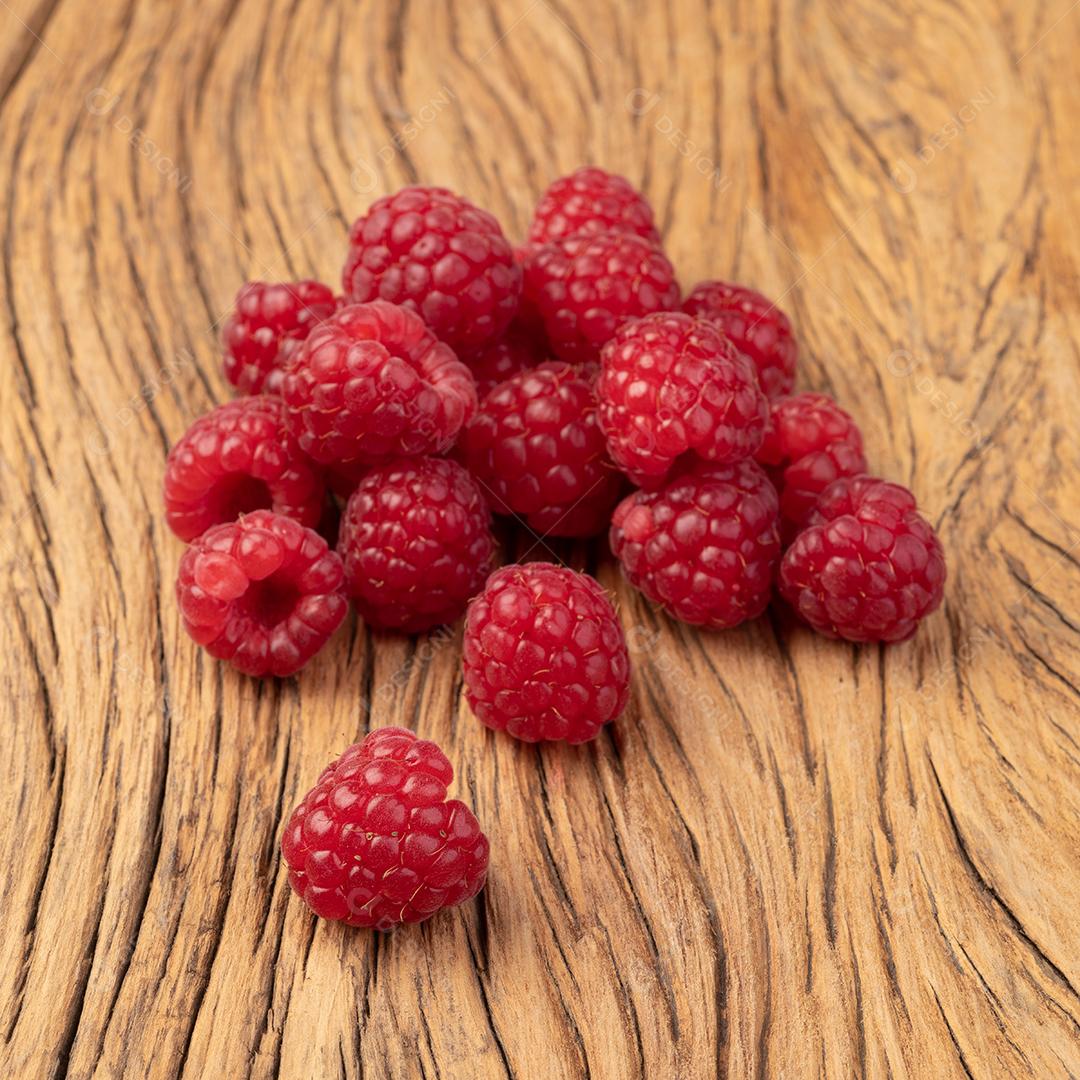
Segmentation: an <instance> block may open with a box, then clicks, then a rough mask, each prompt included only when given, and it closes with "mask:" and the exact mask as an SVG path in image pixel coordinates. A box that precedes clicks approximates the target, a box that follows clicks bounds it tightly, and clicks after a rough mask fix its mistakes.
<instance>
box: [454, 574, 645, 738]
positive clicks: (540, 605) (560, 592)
mask: <svg viewBox="0 0 1080 1080" xmlns="http://www.w3.org/2000/svg"><path fill="white" fill-rule="evenodd" d="M462 655H463V667H464V673H465V696H466V697H467V698H468V701H469V705H470V706H471V707H472V711H473V712H474V713H476V715H477V716H478V717H479V718H480V720H482V721H483V722H484V723H485V724H486V725H487V726H488V727H490V728H494V729H495V730H496V731H506V732H509V733H510V734H511V735H513V736H514V737H515V738H518V739H523V740H524V741H525V742H538V741H539V740H541V739H563V740H565V741H566V742H569V743H581V742H587V741H588V740H589V739H594V738H596V736H597V735H598V734H599V733H600V729H601V728H602V727H603V726H604V724H606V723H608V722H609V721H610V720H614V719H615V717H617V716H618V715H619V714H620V713H621V712H622V711H623V709H624V708H625V707H626V701H627V698H628V696H629V693H630V660H629V657H628V656H627V652H626V639H625V638H624V637H623V632H622V627H621V626H620V625H619V619H618V616H617V615H616V614H615V609H614V608H613V607H612V606H611V601H610V600H609V599H608V597H607V593H605V592H604V590H603V588H602V587H601V586H600V583H599V582H598V581H596V579H595V578H591V577H589V575H588V574H579V573H577V572H576V571H574V570H571V569H569V568H568V567H565V566H554V565H552V564H551V563H528V564H526V565H514V566H504V567H503V568H502V569H501V570H496V571H495V573H494V574H492V575H491V577H489V578H488V580H487V584H486V585H485V586H484V591H483V592H482V593H481V594H480V595H479V596H478V597H476V599H475V600H473V601H472V603H471V604H469V610H468V613H467V614H466V616H465V640H464V644H463V649H462Z"/></svg>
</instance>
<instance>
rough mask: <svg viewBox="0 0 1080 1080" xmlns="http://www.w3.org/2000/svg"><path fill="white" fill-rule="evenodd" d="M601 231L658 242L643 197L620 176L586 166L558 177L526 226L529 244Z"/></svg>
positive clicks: (646, 203)
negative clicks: (631, 235)
mask: <svg viewBox="0 0 1080 1080" xmlns="http://www.w3.org/2000/svg"><path fill="white" fill-rule="evenodd" d="M602 232H628V233H636V234H637V235H638V236H643V237H644V238H645V239H646V240H650V241H652V242H653V243H654V244H659V243H660V234H659V233H658V232H657V231H656V224H655V223H654V222H653V212H652V207H651V206H650V205H649V202H648V200H647V199H646V198H645V196H644V195H642V194H641V192H640V191H638V190H637V189H636V188H635V187H634V186H633V185H632V184H631V183H630V181H629V180H626V179H625V178H624V177H622V176H618V175H616V174H615V173H609V172H605V171H604V170H603V169H599V168H596V166H591V165H590V166H585V167H584V168H581V169H578V170H577V171H576V172H572V173H571V174H570V175H569V176H563V177H560V178H559V179H558V180H556V181H555V182H554V183H553V184H552V185H551V187H549V188H548V189H547V191H545V192H544V194H543V196H541V199H540V202H539V203H537V206H536V212H535V213H534V214H533V219H532V224H531V225H530V226H529V242H530V243H533V244H546V243H550V242H551V241H552V240H561V239H562V238H563V237H565V236H595V235H596V234H597V233H602Z"/></svg>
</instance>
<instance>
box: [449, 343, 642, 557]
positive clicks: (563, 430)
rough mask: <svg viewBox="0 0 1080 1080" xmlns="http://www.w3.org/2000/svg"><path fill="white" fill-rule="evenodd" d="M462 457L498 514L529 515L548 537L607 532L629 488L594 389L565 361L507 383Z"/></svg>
mask: <svg viewBox="0 0 1080 1080" xmlns="http://www.w3.org/2000/svg"><path fill="white" fill-rule="evenodd" d="M458 450H459V452H460V454H461V459H462V460H463V461H464V462H465V464H466V465H468V467H469V470H470V471H471V472H472V473H473V475H474V476H476V477H477V479H478V480H479V481H480V483H481V485H482V487H483V489H484V492H485V494H486V495H487V496H488V499H489V501H490V503H491V507H492V509H493V510H494V511H495V512H496V513H498V514H519V515H521V516H522V517H523V518H524V519H525V523H526V524H527V525H528V526H529V528H530V529H532V530H534V531H535V532H537V533H539V534H540V535H541V536H548V535H549V536H593V535H595V534H596V533H599V532H602V531H603V530H604V529H606V528H607V526H608V523H609V522H610V520H611V511H612V508H613V507H614V506H615V503H616V501H617V500H618V497H619V491H620V488H621V486H622V483H623V481H622V478H621V476H620V474H619V473H618V471H617V470H616V469H615V466H614V465H613V464H612V463H611V459H610V458H609V457H608V455H607V448H606V446H605V443H604V435H603V432H601V430H600V426H599V424H598V423H597V420H596V398H595V395H594V394H593V384H592V381H591V380H590V379H589V378H588V377H587V375H586V374H585V373H584V372H582V370H581V369H580V368H577V367H574V366H573V365H571V364H564V363H562V362H560V361H555V362H551V363H547V364H542V365H540V366H539V367H537V368H534V369H532V370H531V371H524V372H522V373H521V374H520V375H515V376H514V377H513V378H511V379H507V380H505V381H504V382H502V383H500V384H499V385H498V386H497V387H496V388H495V389H494V390H492V391H491V392H490V393H489V394H488V395H487V396H486V397H485V398H484V400H483V401H482V402H481V403H480V408H479V409H478V410H477V413H476V415H475V416H474V417H473V418H472V420H470V421H469V423H468V424H467V425H466V427H465V430H464V431H463V432H462V435H461V440H460V442H459V444H458Z"/></svg>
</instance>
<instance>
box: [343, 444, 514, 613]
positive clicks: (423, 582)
mask: <svg viewBox="0 0 1080 1080" xmlns="http://www.w3.org/2000/svg"><path fill="white" fill-rule="evenodd" d="M338 553H339V554H340V555H341V558H342V559H343V561H344V563H345V581H346V585H347V588H348V590H349V592H350V593H351V595H352V597H353V599H354V600H355V601H356V606H357V609H358V610H359V612H360V614H361V615H362V616H363V617H364V620H365V621H366V622H367V623H369V624H370V625H372V626H379V627H385V628H389V629H393V630H404V631H405V632H406V633H410V634H414V633H419V632H420V631H422V630H428V629H430V628H431V627H432V626H439V625H440V624H442V623H448V622H453V621H454V619H456V618H457V617H458V616H459V615H461V614H462V613H463V612H464V610H465V605H466V604H467V603H468V601H469V598H470V597H472V596H475V595H476V594H477V593H478V592H479V591H480V589H481V588H482V586H483V584H484V579H485V578H486V577H487V576H488V574H489V573H490V572H491V569H492V566H493V565H494V562H495V538H494V537H493V536H492V534H491V511H490V510H489V509H488V505H487V502H486V501H485V499H484V496H483V493H482V492H481V490H480V487H479V486H478V485H477V483H476V481H475V480H474V479H473V478H472V477H471V476H470V475H469V473H468V471H467V470H466V469H464V468H463V467H462V466H461V465H459V464H458V463H457V462H456V461H447V460H446V459H444V458H401V459H399V460H398V461H393V462H390V463H389V464H387V465H381V466H378V467H376V468H374V469H372V470H371V471H370V472H369V473H368V474H367V475H366V476H365V477H364V478H363V480H361V481H360V485H359V486H358V487H357V489H356V490H355V491H354V492H353V494H352V497H351V498H350V499H349V504H348V506H347V507H346V509H345V516H344V519H343V521H342V526H341V539H340V542H339V543H338Z"/></svg>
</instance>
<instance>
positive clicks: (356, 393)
mask: <svg viewBox="0 0 1080 1080" xmlns="http://www.w3.org/2000/svg"><path fill="white" fill-rule="evenodd" d="M281 393H282V398H283V399H284V401H285V405H286V407H287V409H288V417H289V426H290V428H291V429H292V431H293V433H294V434H295V435H296V437H297V439H298V440H299V442H300V446H301V447H302V448H303V450H304V451H305V452H306V453H307V454H309V455H310V456H311V457H312V458H314V459H315V460H316V461H318V462H321V463H323V464H326V465H336V464H338V463H341V462H359V463H361V464H377V463H378V462H381V461H388V460H390V459H391V458H394V457H400V456H410V455H414V454H432V453H441V452H442V451H444V450H446V449H448V448H449V447H450V446H451V445H452V444H453V442H454V439H455V438H456V437H457V434H458V432H459V431H460V430H461V426H462V424H464V423H465V421H466V420H468V418H469V417H470V416H471V415H472V413H473V411H474V410H475V409H476V384H475V382H474V381H473V377H472V375H471V374H470V373H469V369H468V368H466V367H465V365H464V364H462V363H461V361H460V360H458V358H457V357H456V356H455V355H454V352H453V350H452V349H451V348H450V347H449V346H448V345H446V344H444V343H443V342H441V341H439V340H438V339H437V338H436V337H435V335H434V334H433V333H432V332H431V330H430V329H429V328H428V327H427V326H426V325H425V323H424V321H423V320H422V319H421V318H420V316H419V315H417V314H416V313H415V312H414V311H411V310H410V309H408V308H404V307H399V306H397V305H395V304H390V303H387V302H386V301H385V300H374V301H372V302H371V303H370V304H350V305H348V306H346V307H343V308H342V309H341V310H340V311H338V312H337V313H336V314H335V315H333V316H331V317H330V318H329V319H327V320H326V321H325V322H323V323H322V324H320V325H319V326H317V327H316V328H315V329H314V330H313V331H312V332H311V334H310V335H309V336H308V339H307V341H305V342H304V344H303V345H302V346H301V347H300V349H299V350H298V352H297V353H296V354H295V356H294V357H293V358H292V360H291V361H290V363H289V367H288V370H287V371H286V373H285V379H284V382H283V384H282V390H281Z"/></svg>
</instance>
